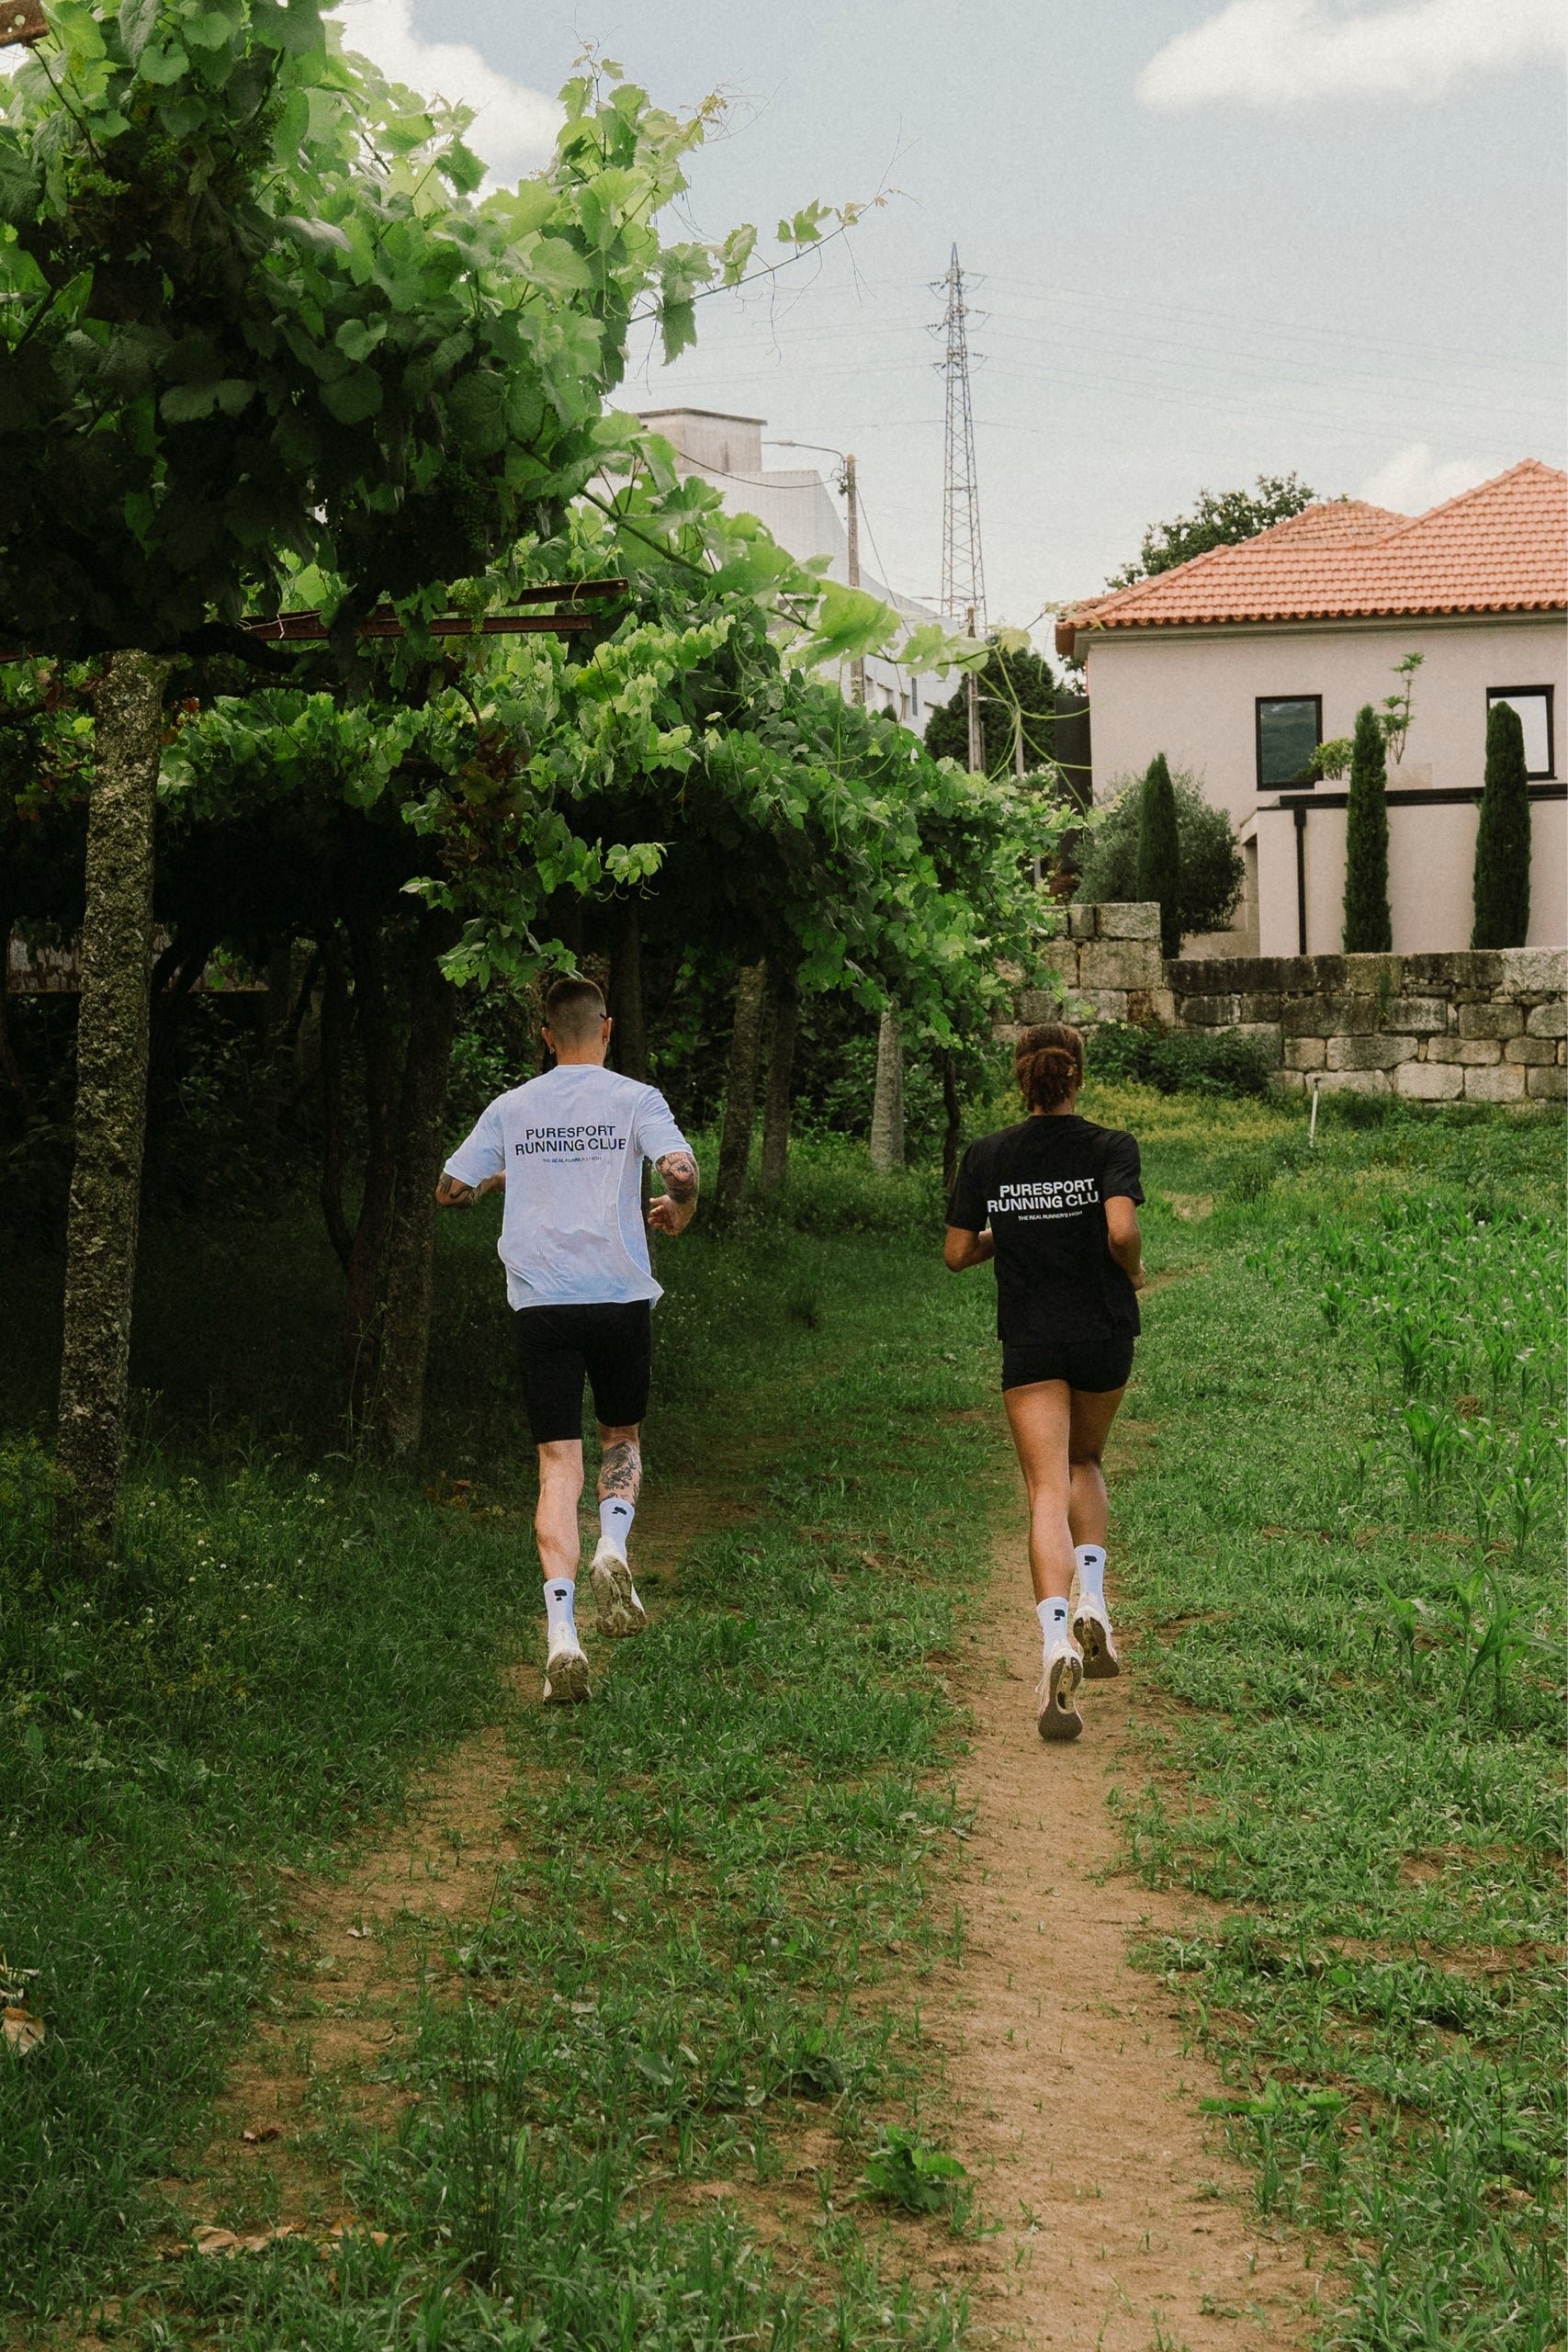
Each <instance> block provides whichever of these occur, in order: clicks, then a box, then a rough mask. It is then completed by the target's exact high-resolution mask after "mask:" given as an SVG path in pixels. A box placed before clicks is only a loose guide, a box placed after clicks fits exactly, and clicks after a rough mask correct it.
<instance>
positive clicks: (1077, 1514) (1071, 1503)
mask: <svg viewBox="0 0 1568 2352" xmlns="http://www.w3.org/2000/svg"><path fill="white" fill-rule="evenodd" d="M1126 1393H1127V1392H1126V1390H1125V1389H1124V1388H1104V1389H1089V1388H1075V1389H1074V1390H1073V1392H1072V1397H1073V1404H1072V1419H1071V1423H1070V1426H1069V1429H1068V1432H1067V1462H1068V1466H1069V1470H1070V1474H1071V1482H1072V1483H1071V1487H1070V1490H1069V1495H1068V1501H1067V1519H1068V1522H1069V1524H1070V1526H1071V1528H1072V1532H1073V1542H1074V1544H1099V1545H1100V1549H1101V1551H1103V1550H1104V1548H1105V1533H1106V1523H1107V1520H1108V1516H1109V1507H1108V1505H1107V1502H1106V1496H1105V1473H1104V1471H1103V1470H1102V1469H1101V1467H1100V1454H1101V1452H1102V1451H1103V1449H1104V1445H1105V1441H1106V1438H1107V1437H1108V1436H1109V1435H1110V1432H1111V1422H1112V1421H1113V1420H1114V1419H1116V1408H1117V1407H1118V1405H1120V1404H1121V1402H1122V1397H1124V1396H1125V1395H1126Z"/></svg>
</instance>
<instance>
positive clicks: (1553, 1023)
mask: <svg viewBox="0 0 1568 2352" xmlns="http://www.w3.org/2000/svg"><path fill="white" fill-rule="evenodd" d="M1525 1035H1527V1036H1529V1037H1568V1000H1565V999H1563V998H1562V997H1555V998H1553V1000H1552V1001H1551V1003H1550V1004H1532V1005H1531V1007H1530V1009H1529V1012H1528V1013H1527V1014H1526V1016H1525Z"/></svg>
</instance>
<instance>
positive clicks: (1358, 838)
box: [1345, 702, 1393, 956]
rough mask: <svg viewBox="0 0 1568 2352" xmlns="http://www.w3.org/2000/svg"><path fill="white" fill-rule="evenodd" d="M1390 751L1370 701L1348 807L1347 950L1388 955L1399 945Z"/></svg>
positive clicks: (1355, 748) (1356, 746) (1361, 722)
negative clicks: (1391, 885)
mask: <svg viewBox="0 0 1568 2352" xmlns="http://www.w3.org/2000/svg"><path fill="white" fill-rule="evenodd" d="M1387 787H1388V754H1387V748H1386V746H1385V744H1384V741H1383V734H1382V728H1381V727H1380V726H1379V725H1378V715H1377V713H1376V711H1375V710H1374V709H1373V708H1372V707H1371V703H1370V702H1368V703H1363V704H1362V705H1361V707H1360V709H1359V711H1358V712H1357V713H1356V732H1355V735H1354V736H1353V738H1352V739H1351V751H1350V789H1349V794H1348V806H1347V808H1346V811H1345V953H1346V955H1347V956H1386V955H1387V954H1388V952H1389V950H1390V949H1391V948H1392V947H1393V918H1392V916H1391V915H1390V913H1389V910H1388V788H1387Z"/></svg>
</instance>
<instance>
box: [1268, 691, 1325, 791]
mask: <svg viewBox="0 0 1568 2352" xmlns="http://www.w3.org/2000/svg"><path fill="white" fill-rule="evenodd" d="M1322 741H1323V696H1322V695H1258V791H1259V792H1279V791H1280V790H1282V789H1283V788H1285V787H1286V786H1291V785H1308V786H1310V785H1312V784H1313V783H1314V782H1315V780H1316V779H1315V778H1314V777H1313V776H1310V775H1307V773H1306V767H1307V763H1308V761H1309V760H1310V759H1311V758H1312V755H1313V753H1314V752H1315V751H1316V749H1317V747H1318V745H1319V744H1320V743H1321V742H1322Z"/></svg>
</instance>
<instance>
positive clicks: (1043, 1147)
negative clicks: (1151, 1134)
mask: <svg viewBox="0 0 1568 2352" xmlns="http://www.w3.org/2000/svg"><path fill="white" fill-rule="evenodd" d="M1138 1174H1139V1170H1138V1147H1137V1145H1136V1144H1135V1143H1134V1140H1133V1138H1132V1136H1130V1135H1126V1134H1124V1133H1123V1132H1122V1130H1121V1129H1120V1128H1118V1127H1097V1126H1096V1125H1095V1124H1094V1122H1093V1120H1092V1119H1080V1118H1079V1117H1078V1116H1077V1113H1076V1112H1074V1113H1072V1114H1060V1113H1058V1114H1055V1115H1053V1116H1050V1117H1045V1118H1028V1119H1023V1120H1021V1121H1020V1123H1019V1125H1017V1126H1016V1127H1003V1128H1002V1129H1001V1131H1000V1133H999V1134H998V1135H994V1136H981V1137H980V1139H979V1141H978V1142H977V1143H972V1144H971V1145H970V1147H969V1148H968V1150H967V1151H966V1152H965V1153H964V1159H963V1164H962V1165H961V1167H960V1168H959V1170H958V1182H956V1183H955V1184H954V1186H953V1198H952V1199H951V1201H950V1202H949V1203H948V1204H947V1221H948V1223H949V1225H952V1226H957V1227H959V1228H960V1229H961V1230H962V1231H964V1232H965V1233H983V1232H984V1231H985V1228H986V1227H987V1224H989V1226H990V1228H991V1231H992V1232H993V1233H994V1234H995V1236H996V1268H997V1333H998V1338H999V1339H1000V1340H1002V1341H1003V1343H1004V1344H1005V1345H1006V1346H1008V1347H1019V1346H1029V1345H1032V1344H1033V1343H1034V1342H1037V1341H1047V1342H1049V1341H1052V1340H1099V1339H1104V1338H1107V1337H1109V1336H1111V1335H1112V1334H1115V1335H1122V1334H1133V1333H1135V1332H1136V1331H1137V1330H1138V1328H1139V1318H1138V1297H1137V1293H1136V1292H1135V1291H1134V1288H1133V1285H1132V1283H1130V1282H1129V1281H1128V1279H1127V1276H1126V1275H1125V1274H1124V1273H1123V1272H1122V1269H1121V1267H1120V1266H1119V1265H1118V1264H1117V1262H1116V1261H1115V1259H1114V1258H1113V1257H1112V1256H1111V1250H1110V1245H1109V1242H1108V1239H1107V1236H1106V1225H1105V1204H1106V1202H1107V1201H1109V1200H1115V1199H1116V1198H1117V1197H1118V1196H1119V1195H1120V1197H1121V1198H1122V1199H1123V1200H1129V1201H1141V1200H1142V1199H1143V1197H1144V1188H1143V1186H1142V1184H1141V1183H1140V1182H1139V1181H1138Z"/></svg>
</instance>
